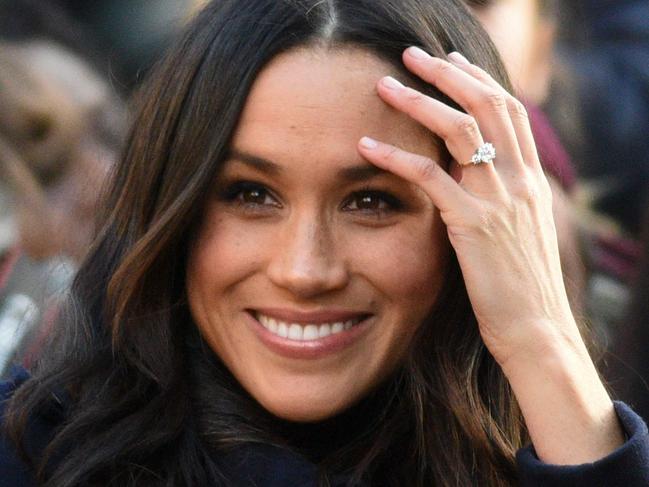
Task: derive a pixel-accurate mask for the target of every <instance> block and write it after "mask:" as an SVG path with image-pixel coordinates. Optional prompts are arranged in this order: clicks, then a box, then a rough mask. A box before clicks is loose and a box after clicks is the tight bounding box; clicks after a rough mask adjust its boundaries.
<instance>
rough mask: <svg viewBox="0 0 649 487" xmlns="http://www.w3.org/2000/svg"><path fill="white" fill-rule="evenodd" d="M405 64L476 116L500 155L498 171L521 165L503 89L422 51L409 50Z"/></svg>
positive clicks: (406, 52) (417, 49) (486, 137)
mask: <svg viewBox="0 0 649 487" xmlns="http://www.w3.org/2000/svg"><path fill="white" fill-rule="evenodd" d="M403 61H404V64H405V65H406V67H407V68H408V69H409V70H410V71H411V72H412V73H414V74H416V75H417V76H419V77H420V78H421V79H423V80H424V81H426V82H428V83H430V84H432V85H434V86H435V87H436V88H438V89H439V90H440V91H441V92H443V93H445V94H446V95H448V96H449V97H450V98H451V99H453V100H454V101H455V102H456V103H458V104H459V105H460V106H461V107H462V108H464V109H465V110H466V112H467V113H469V114H470V115H472V116H474V117H475V119H476V120H477V122H478V126H479V127H480V130H481V131H482V134H483V136H484V137H485V139H487V140H488V141H489V142H492V143H493V144H494V145H495V146H496V148H497V149H498V151H499V154H501V156H500V157H499V159H498V164H499V166H498V167H499V168H500V167H501V166H504V167H506V168H510V167H516V166H517V165H521V164H522V156H521V154H520V149H519V147H518V140H517V138H516V133H515V131H514V127H513V124H512V120H511V117H510V115H509V112H508V110H507V101H506V99H505V97H504V95H503V93H502V90H495V89H493V88H491V87H489V86H487V85H486V84H484V83H481V82H480V81H478V80H477V79H475V78H474V77H473V76H470V75H469V74H467V73H465V72H464V71H462V70H461V69H459V68H457V67H456V66H455V65H453V64H452V63H450V62H448V61H446V60H443V59H439V58H435V57H432V56H430V55H429V54H427V53H426V52H424V51H423V50H421V49H419V48H415V47H411V48H408V49H406V51H405V52H404V54H403ZM503 156H504V157H503Z"/></svg>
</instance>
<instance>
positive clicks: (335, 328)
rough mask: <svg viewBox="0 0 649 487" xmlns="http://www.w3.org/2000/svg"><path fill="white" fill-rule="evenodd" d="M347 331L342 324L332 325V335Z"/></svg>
mask: <svg viewBox="0 0 649 487" xmlns="http://www.w3.org/2000/svg"><path fill="white" fill-rule="evenodd" d="M344 329H345V325H343V324H342V322H338V323H334V324H333V325H331V333H340V332H341V331H343V330H344Z"/></svg>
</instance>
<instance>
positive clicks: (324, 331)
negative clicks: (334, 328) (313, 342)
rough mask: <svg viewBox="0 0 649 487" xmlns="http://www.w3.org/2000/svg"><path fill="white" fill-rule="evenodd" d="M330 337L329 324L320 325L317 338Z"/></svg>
mask: <svg viewBox="0 0 649 487" xmlns="http://www.w3.org/2000/svg"><path fill="white" fill-rule="evenodd" d="M329 335H331V325H329V324H326V323H325V324H324V325H320V328H318V336H319V337H320V338H324V337H328V336H329Z"/></svg>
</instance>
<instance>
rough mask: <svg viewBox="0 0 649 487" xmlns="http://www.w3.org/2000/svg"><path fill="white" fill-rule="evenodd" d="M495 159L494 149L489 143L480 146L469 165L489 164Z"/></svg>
mask: <svg viewBox="0 0 649 487" xmlns="http://www.w3.org/2000/svg"><path fill="white" fill-rule="evenodd" d="M495 158H496V148H495V147H494V146H493V144H491V143H490V142H486V143H484V144H482V145H481V146H480V147H478V149H477V150H476V151H475V154H473V157H472V158H471V162H470V164H482V163H485V164H489V163H491V162H493V160H494V159H495Z"/></svg>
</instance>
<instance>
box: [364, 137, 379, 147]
mask: <svg viewBox="0 0 649 487" xmlns="http://www.w3.org/2000/svg"><path fill="white" fill-rule="evenodd" d="M361 146H363V147H364V148H365V149H370V150H372V149H376V148H377V147H378V146H379V143H378V142H377V141H376V140H374V139H371V138H369V137H363V138H362V139H361Z"/></svg>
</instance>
